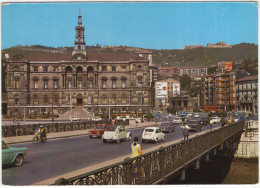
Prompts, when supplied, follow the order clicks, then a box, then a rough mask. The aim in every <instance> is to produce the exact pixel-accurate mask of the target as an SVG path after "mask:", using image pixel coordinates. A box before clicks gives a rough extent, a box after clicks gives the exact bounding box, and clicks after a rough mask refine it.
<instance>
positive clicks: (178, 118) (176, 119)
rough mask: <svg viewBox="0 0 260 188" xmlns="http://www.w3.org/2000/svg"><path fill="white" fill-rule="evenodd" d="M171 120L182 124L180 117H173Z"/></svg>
mask: <svg viewBox="0 0 260 188" xmlns="http://www.w3.org/2000/svg"><path fill="white" fill-rule="evenodd" d="M172 122H173V123H179V124H182V119H181V118H180V117H175V118H174V120H173V121H172Z"/></svg>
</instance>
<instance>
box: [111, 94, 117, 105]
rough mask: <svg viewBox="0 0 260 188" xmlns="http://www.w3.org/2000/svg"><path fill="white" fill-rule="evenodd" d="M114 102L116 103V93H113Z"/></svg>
mask: <svg viewBox="0 0 260 188" xmlns="http://www.w3.org/2000/svg"><path fill="white" fill-rule="evenodd" d="M112 103H113V104H116V94H113V95H112Z"/></svg>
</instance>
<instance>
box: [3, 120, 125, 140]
mask: <svg viewBox="0 0 260 188" xmlns="http://www.w3.org/2000/svg"><path fill="white" fill-rule="evenodd" d="M103 123H105V124H109V123H110V122H109V121H106V120H102V121H85V122H83V121H82V122H68V123H38V124H28V125H5V126H2V136H3V137H11V136H25V135H32V134H34V133H35V131H36V130H37V129H38V128H39V127H40V125H44V127H45V128H46V130H47V133H54V132H65V131H76V130H86V129H91V128H93V127H94V126H95V125H97V124H103ZM116 124H118V125H124V124H125V125H129V121H123V120H117V121H116Z"/></svg>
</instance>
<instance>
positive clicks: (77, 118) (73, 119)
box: [71, 116, 79, 121]
mask: <svg viewBox="0 0 260 188" xmlns="http://www.w3.org/2000/svg"><path fill="white" fill-rule="evenodd" d="M71 120H72V121H79V117H78V116H73V117H72V119H71Z"/></svg>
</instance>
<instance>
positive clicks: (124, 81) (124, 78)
mask: <svg viewBox="0 0 260 188" xmlns="http://www.w3.org/2000/svg"><path fill="white" fill-rule="evenodd" d="M121 81H122V85H121V86H122V88H123V89H125V88H126V77H122V78H121Z"/></svg>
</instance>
